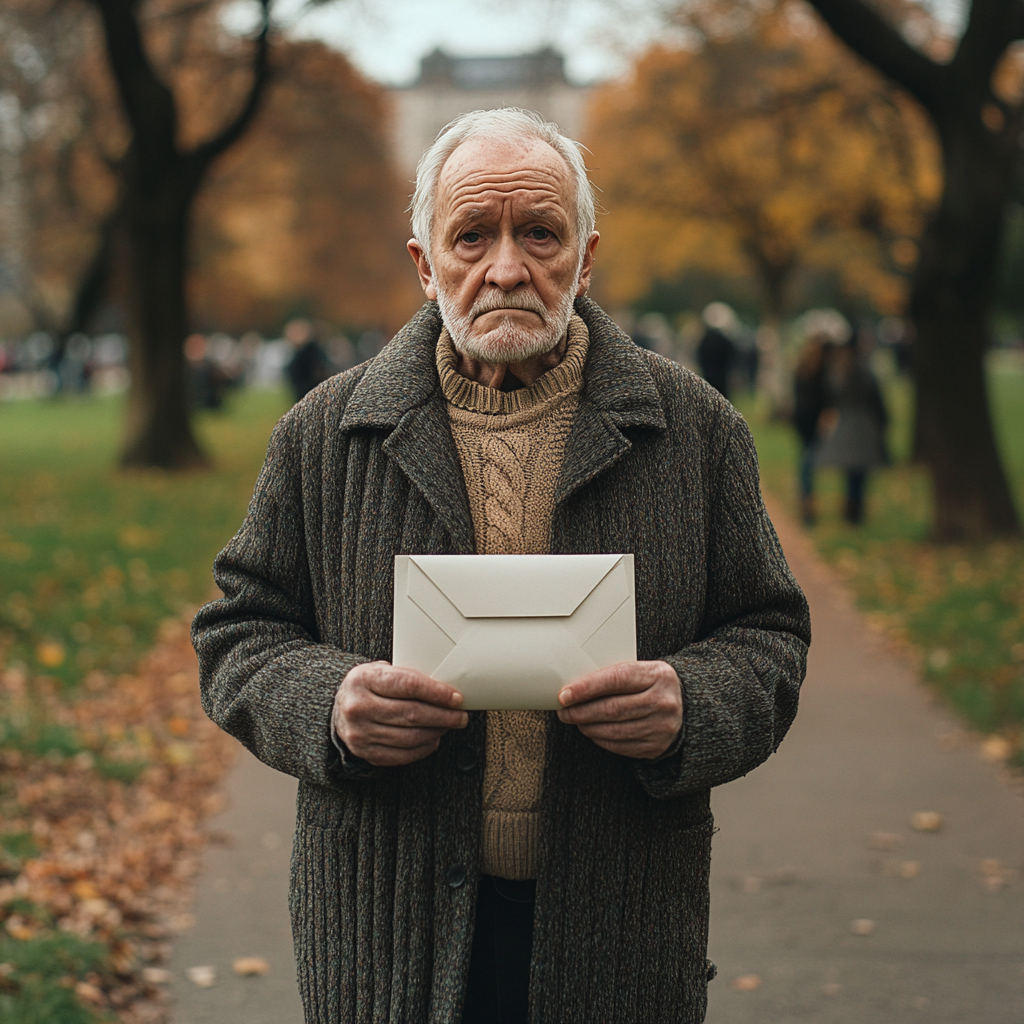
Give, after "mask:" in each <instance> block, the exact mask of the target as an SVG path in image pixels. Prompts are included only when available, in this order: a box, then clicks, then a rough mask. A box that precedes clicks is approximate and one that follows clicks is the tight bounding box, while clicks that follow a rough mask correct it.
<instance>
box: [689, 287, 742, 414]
mask: <svg viewBox="0 0 1024 1024" xmlns="http://www.w3.org/2000/svg"><path fill="white" fill-rule="evenodd" d="M701 319H702V320H703V321H704V334H703V336H702V337H701V339H700V343H699V344H698V345H697V363H698V365H699V366H700V375H701V376H702V377H703V378H704V379H705V380H706V381H707V382H708V383H709V384H710V385H711V386H712V387H713V388H715V389H716V390H717V391H718V393H719V394H720V395H721V396H722V397H723V398H728V397H729V374H730V372H731V371H732V364H733V361H734V360H735V358H736V346H735V345H733V343H732V338H730V337H729V332H731V331H732V330H733V329H734V328H735V326H736V322H737V321H736V314H735V313H734V312H733V311H732V308H731V307H730V306H728V305H726V303H724V302H710V303H708V305H707V306H705V307H704V312H703V313H702V314H701Z"/></svg>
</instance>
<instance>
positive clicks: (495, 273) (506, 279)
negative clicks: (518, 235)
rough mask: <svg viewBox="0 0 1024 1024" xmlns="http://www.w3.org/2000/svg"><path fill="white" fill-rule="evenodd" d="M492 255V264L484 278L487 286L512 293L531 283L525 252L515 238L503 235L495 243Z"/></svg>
mask: <svg viewBox="0 0 1024 1024" xmlns="http://www.w3.org/2000/svg"><path fill="white" fill-rule="evenodd" d="M490 255H491V264H490V266H489V267H488V268H487V276H486V277H485V278H484V280H485V282H486V283H487V284H491V285H495V286H497V287H498V288H500V289H501V290H502V291H505V292H510V291H512V289H513V288H515V287H517V286H518V285H521V284H529V283H530V271H529V268H528V267H527V266H526V260H525V259H524V258H523V251H522V249H521V248H520V247H519V246H518V245H516V242H515V239H514V238H511V237H510V236H508V235H502V236H501V237H500V238H499V239H498V240H497V242H495V245H494V248H493V249H492V250H491V253H490Z"/></svg>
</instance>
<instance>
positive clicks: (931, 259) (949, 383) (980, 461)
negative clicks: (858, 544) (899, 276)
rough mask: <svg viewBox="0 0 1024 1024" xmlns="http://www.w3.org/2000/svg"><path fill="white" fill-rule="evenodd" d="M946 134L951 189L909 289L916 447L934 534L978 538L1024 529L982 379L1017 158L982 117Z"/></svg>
mask: <svg viewBox="0 0 1024 1024" xmlns="http://www.w3.org/2000/svg"><path fill="white" fill-rule="evenodd" d="M972 121H976V122H977V126H976V127H974V125H973V124H972ZM939 133H940V137H941V140H942V149H943V168H944V172H945V186H944V190H943V196H942V200H941V202H940V204H939V207H938V209H937V210H936V212H935V214H934V216H933V218H932V220H931V222H930V223H929V225H928V227H927V229H926V231H925V234H924V237H923V238H922V242H921V251H920V261H919V264H918V268H917V271H916V274H915V277H914V282H913V290H912V294H911V317H912V319H913V321H914V324H915V326H916V328H917V340H916V341H915V345H914V366H915V375H916V381H917V419H916V423H915V429H916V436H915V452H916V454H917V455H918V457H919V458H920V459H921V461H923V462H924V463H925V465H927V466H928V468H929V470H930V471H931V474H932V478H933V482H934V487H935V522H934V525H933V529H932V534H933V537H934V538H935V539H936V540H944V541H968V540H980V539H981V538H983V537H987V536H992V535H993V534H996V535H998V534H1019V533H1020V523H1019V520H1018V518H1017V513H1016V510H1015V508H1014V504H1013V498H1012V496H1011V494H1010V489H1009V487H1008V485H1007V481H1006V475H1005V473H1004V472H1003V468H1002V463H1001V461H1000V458H999V451H998V447H997V445H996V439H995V434H994V431H993V428H992V421H991V418H990V415H989V402H988V394H987V387H986V380H985V352H986V350H987V348H988V345H989V338H990V335H989V308H990V303H991V298H992V288H993V282H994V280H995V273H996V261H997V258H998V253H999V243H1000V237H1001V233H1002V225H1003V221H1004V214H1005V209H1004V207H1005V197H1006V196H1007V195H1008V194H1009V191H1010V188H1009V180H1010V175H1011V174H1012V169H1013V163H1012V160H1011V159H1009V158H1008V154H1006V153H1004V152H1001V151H1000V149H999V146H998V143H997V140H995V139H993V137H992V136H991V135H990V134H988V133H987V131H986V129H985V128H984V127H983V126H982V125H981V123H980V119H977V118H973V119H972V118H970V117H968V116H965V115H963V114H961V116H959V117H955V118H950V119H949V121H947V122H946V123H945V124H942V125H939Z"/></svg>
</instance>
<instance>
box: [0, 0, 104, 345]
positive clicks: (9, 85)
mask: <svg viewBox="0 0 1024 1024" xmlns="http://www.w3.org/2000/svg"><path fill="white" fill-rule="evenodd" d="M95 27H96V26H95V19H94V18H93V17H92V16H91V12H90V11H89V9H88V8H87V7H86V6H85V5H84V4H81V3H65V2H60V0H7V2H6V3H5V4H4V7H3V9H2V10H0V124H2V131H0V211H2V213H0V307H2V308H0V330H4V331H7V332H9V333H18V332H19V331H24V330H28V329H30V328H33V327H34V328H36V329H42V330H46V331H50V332H51V333H52V334H54V335H55V336H57V337H58V338H60V337H66V336H67V334H69V333H72V332H74V331H75V330H81V329H83V328H84V324H85V321H86V320H87V318H88V316H89V313H90V312H91V310H92V308H93V307H94V305H95V300H96V298H97V296H98V294H99V293H98V290H97V285H99V284H101V283H102V279H103V277H104V276H105V274H104V268H105V264H106V261H105V259H104V258H103V257H102V256H101V255H96V254H101V253H102V252H103V251H104V246H103V245H102V244H98V241H97V235H98V234H100V235H102V232H100V231H98V226H99V225H100V224H101V223H102V222H103V221H104V219H105V217H106V213H107V211H108V210H109V209H110V206H111V203H112V200H113V194H114V191H113V179H112V177H111V175H110V170H109V163H110V160H111V157H110V156H109V154H110V153H112V152H116V151H118V149H119V148H123V139H121V138H120V136H123V131H121V130H120V125H119V123H118V119H117V117H116V116H113V117H112V116H110V114H109V112H107V111H106V110H105V109H104V104H103V103H97V102H96V86H97V84H98V80H99V79H100V78H102V67H101V64H102V61H101V60H99V59H97V57H98V52H97V48H96V45H95V44H96V42H97V34H96V32H95V31H94V29H95ZM83 268H87V269H86V270H85V272H83ZM90 270H91V272H90ZM77 281H80V282H81V286H80V288H79V295H78V296H77V297H76V296H75V295H74V294H73V292H74V290H75V282H77Z"/></svg>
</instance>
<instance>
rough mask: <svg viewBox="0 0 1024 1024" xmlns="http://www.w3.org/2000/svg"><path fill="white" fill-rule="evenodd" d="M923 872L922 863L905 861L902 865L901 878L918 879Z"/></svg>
mask: <svg viewBox="0 0 1024 1024" xmlns="http://www.w3.org/2000/svg"><path fill="white" fill-rule="evenodd" d="M920 871H921V862H920V861H916V860H905V861H903V863H902V864H900V878H917V876H918V874H919V873H920Z"/></svg>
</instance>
